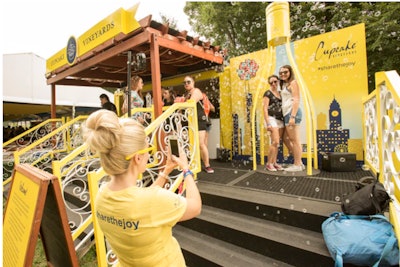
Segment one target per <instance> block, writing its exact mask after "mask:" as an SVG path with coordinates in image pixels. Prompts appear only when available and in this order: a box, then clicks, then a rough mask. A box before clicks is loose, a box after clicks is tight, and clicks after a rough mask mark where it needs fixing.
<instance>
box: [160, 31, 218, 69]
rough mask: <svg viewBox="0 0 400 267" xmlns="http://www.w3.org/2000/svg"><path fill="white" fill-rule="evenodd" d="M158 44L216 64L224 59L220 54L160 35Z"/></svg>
mask: <svg viewBox="0 0 400 267" xmlns="http://www.w3.org/2000/svg"><path fill="white" fill-rule="evenodd" d="M158 44H159V45H160V46H162V47H166V48H169V49H172V50H176V51H179V52H182V53H185V54H188V55H193V56H195V57H198V58H201V59H205V60H208V61H212V62H215V63H217V64H222V63H223V62H224V59H223V57H222V56H221V55H220V54H218V55H216V54H215V53H212V54H208V53H206V52H205V51H204V50H203V49H202V50H203V51H202V50H197V49H193V47H189V46H186V45H181V44H180V43H177V42H176V41H172V40H169V39H166V38H163V37H162V36H158Z"/></svg>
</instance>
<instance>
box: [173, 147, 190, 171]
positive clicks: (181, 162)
mask: <svg viewBox="0 0 400 267" xmlns="http://www.w3.org/2000/svg"><path fill="white" fill-rule="evenodd" d="M171 156H172V160H173V161H174V162H175V163H176V164H178V166H179V167H180V168H181V169H182V170H187V169H189V164H188V160H187V157H186V153H185V151H183V149H182V148H181V147H180V148H179V157H176V156H174V155H171Z"/></svg>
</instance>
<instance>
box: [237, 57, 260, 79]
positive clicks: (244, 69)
mask: <svg viewBox="0 0 400 267" xmlns="http://www.w3.org/2000/svg"><path fill="white" fill-rule="evenodd" d="M257 70H258V64H257V62H256V61H255V60H254V59H246V60H245V61H244V62H241V63H240V65H239V68H238V69H237V70H236V71H237V74H238V76H239V78H240V79H241V80H246V81H247V80H250V79H251V78H253V77H255V76H256V73H257Z"/></svg>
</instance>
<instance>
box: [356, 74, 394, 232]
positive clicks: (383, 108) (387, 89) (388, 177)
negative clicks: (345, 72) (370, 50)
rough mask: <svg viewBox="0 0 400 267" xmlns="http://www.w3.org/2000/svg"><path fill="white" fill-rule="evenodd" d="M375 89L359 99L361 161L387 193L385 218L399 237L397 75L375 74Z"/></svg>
mask: <svg viewBox="0 0 400 267" xmlns="http://www.w3.org/2000/svg"><path fill="white" fill-rule="evenodd" d="M375 84H376V89H375V90H374V91H373V92H372V93H371V94H369V95H368V97H367V98H366V99H364V100H363V107H364V111H363V122H364V123H363V127H364V129H363V130H364V131H363V134H364V143H363V146H364V152H365V156H364V162H365V166H366V168H368V169H370V170H371V171H372V172H373V173H375V175H376V176H378V178H379V181H380V182H382V183H383V184H384V186H385V188H386V190H387V191H388V193H389V195H390V197H391V198H392V202H391V203H390V205H389V219H390V221H391V223H392V225H393V226H394V228H395V232H396V235H397V236H398V237H399V236H400V176H399V175H400V76H399V74H398V73H397V72H396V71H386V72H378V73H376V74H375Z"/></svg>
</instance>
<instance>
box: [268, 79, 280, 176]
mask: <svg viewBox="0 0 400 267" xmlns="http://www.w3.org/2000/svg"><path fill="white" fill-rule="evenodd" d="M268 83H269V84H270V89H269V90H267V91H266V92H265V93H264V96H263V107H264V120H265V123H266V125H267V130H268V131H270V132H271V135H270V140H271V144H270V146H269V151H268V161H267V164H266V165H265V168H266V170H268V171H282V170H283V168H282V166H281V165H279V164H278V163H277V162H276V160H277V156H278V148H279V144H280V140H281V138H282V135H283V131H284V127H285V125H284V123H283V114H282V99H281V95H280V93H279V91H278V84H279V78H278V76H276V75H272V76H270V77H268Z"/></svg>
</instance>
